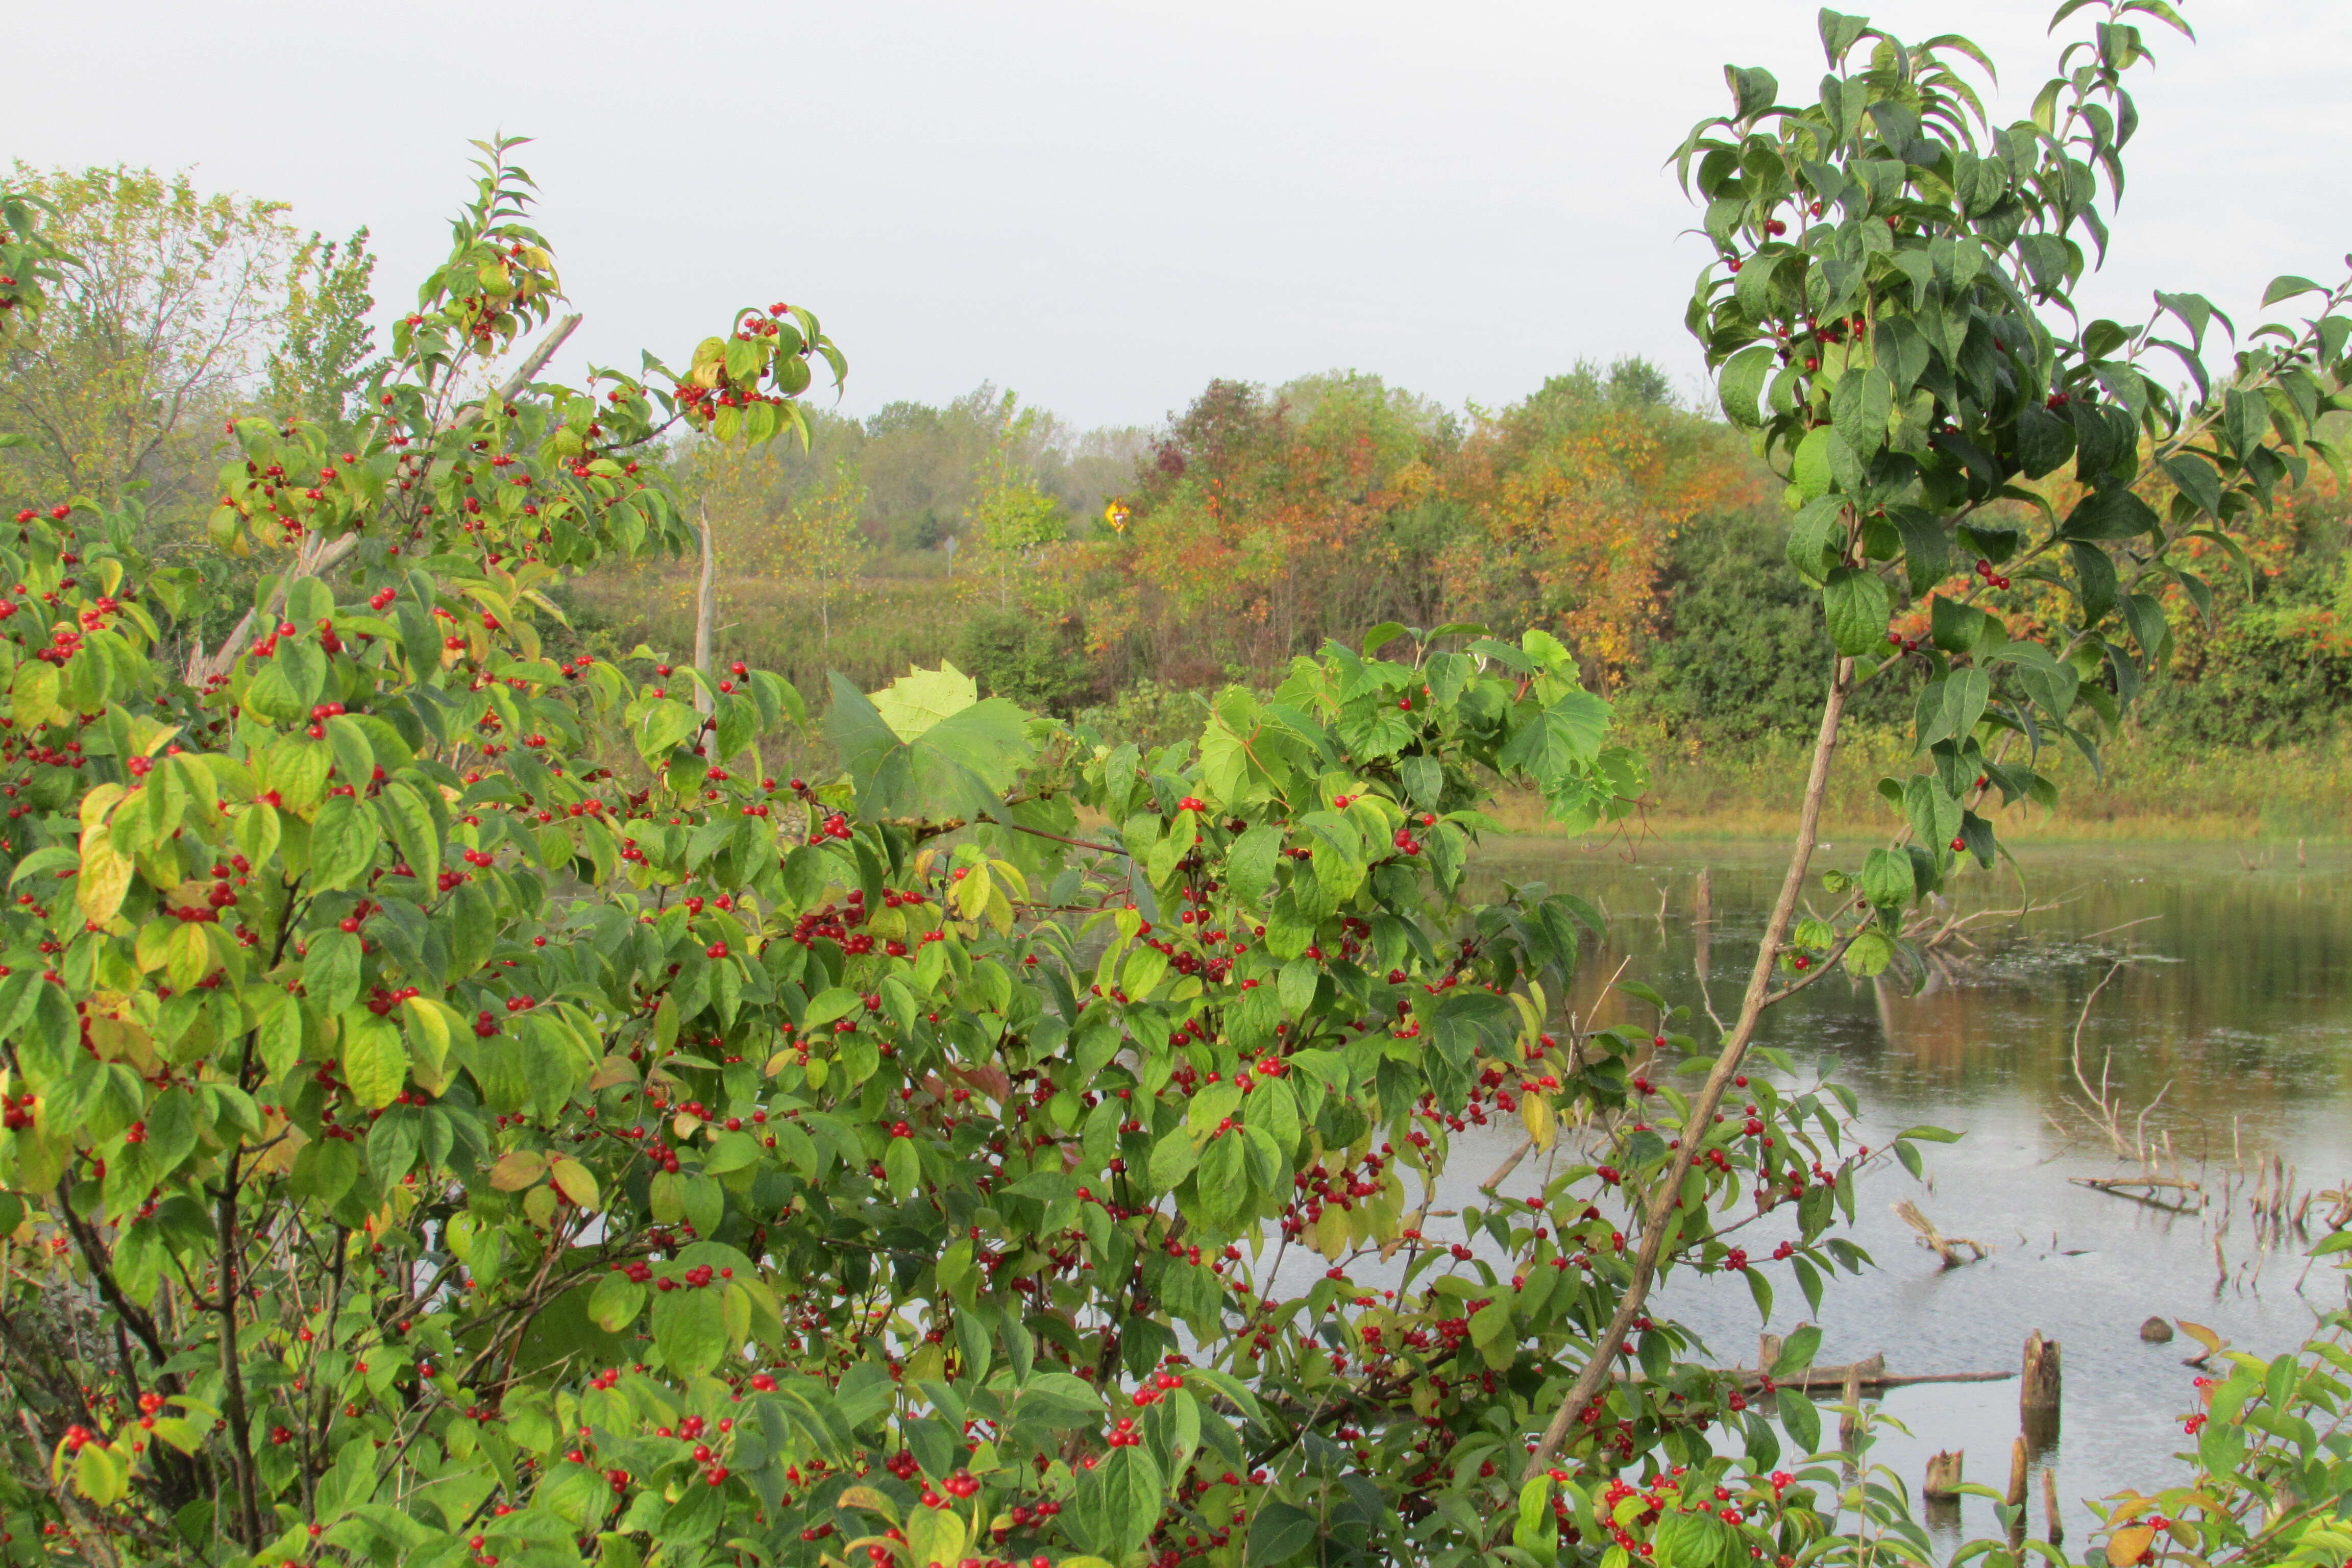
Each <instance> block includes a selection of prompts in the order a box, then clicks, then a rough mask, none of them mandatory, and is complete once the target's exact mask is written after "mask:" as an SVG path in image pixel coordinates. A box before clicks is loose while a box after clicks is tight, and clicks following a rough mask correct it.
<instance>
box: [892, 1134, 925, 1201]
mask: <svg viewBox="0 0 2352 1568" xmlns="http://www.w3.org/2000/svg"><path fill="white" fill-rule="evenodd" d="M882 1171H883V1173H884V1174H885V1175H886V1176H887V1177H888V1178H889V1182H890V1192H891V1194H892V1195H894V1196H896V1197H899V1198H910V1197H912V1196H914V1195H915V1191H916V1189H917V1188H919V1187H920V1186H921V1185H922V1184H923V1160H922V1156H921V1155H919V1154H918V1153H917V1152H915V1141H914V1140H913V1139H911V1138H893V1139H891V1140H890V1145H889V1147H888V1148H887V1149H885V1150H883V1151H882Z"/></svg>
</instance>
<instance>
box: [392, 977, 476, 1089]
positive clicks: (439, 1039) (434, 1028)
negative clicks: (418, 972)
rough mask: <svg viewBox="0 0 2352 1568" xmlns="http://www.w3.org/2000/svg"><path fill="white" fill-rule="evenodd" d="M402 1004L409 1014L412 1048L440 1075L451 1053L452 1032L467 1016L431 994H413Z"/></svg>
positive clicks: (424, 1062)
mask: <svg viewBox="0 0 2352 1568" xmlns="http://www.w3.org/2000/svg"><path fill="white" fill-rule="evenodd" d="M401 1006H402V1008H403V1010H404V1011H405V1012H406V1013H407V1015H408V1044H409V1047H410V1049H411V1050H412V1051H414V1052H415V1056H416V1058H417V1059H418V1060H419V1061H420V1062H422V1063H423V1064H424V1065H425V1067H427V1068H431V1069H432V1071H433V1072H434V1073H436V1075H437V1074H438V1073H439V1072H440V1071H441V1064H442V1063H443V1062H445V1061H446V1060H447V1059H448V1057H449V1036H450V1034H451V1032H452V1030H453V1029H455V1028H456V1027H457V1026H461V1025H462V1024H463V1023H464V1020H463V1019H461V1018H459V1017H458V1016H457V1012H456V1010H455V1009H454V1008H452V1007H450V1006H449V1005H448V1004H446V1002H436V1001H435V1000H434V999H433V998H432V997H430V996H411V997H410V998H409V999H408V1000H407V1001H405V1002H404V1003H402V1004H401Z"/></svg>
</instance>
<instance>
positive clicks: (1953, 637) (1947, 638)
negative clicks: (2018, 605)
mask: <svg viewBox="0 0 2352 1568" xmlns="http://www.w3.org/2000/svg"><path fill="white" fill-rule="evenodd" d="M1927 605H1928V617H1929V622H1930V625H1931V627H1932V629H1931V630H1930V632H1929V633H1928V636H1929V637H1930V638H1931V639H1932V640H1933V641H1934V643H1935V645H1936V646H1937V647H1939V648H1942V649H1943V650H1944V651H1945V652H1946V653H1969V652H1972V651H1973V650H1974V649H1975V647H1976V646H1977V644H1978V643H1979V642H1980V641H1982V640H1983V638H1984V635H1985V632H1986V630H1987V629H1988V627H1989V626H1990V624H1991V621H1992V617H1991V616H1988V615H1986V614H1985V613H1984V612H1983V611H1982V610H1979V609H1978V608H1977V607H1976V606H1975V605H1963V604H1961V603H1959V602H1958V600H1956V599H1948V598H1946V597H1944V596H1943V595H1940V594H1938V595H1936V596H1935V597H1934V598H1932V599H1930V600H1928V601H1927Z"/></svg>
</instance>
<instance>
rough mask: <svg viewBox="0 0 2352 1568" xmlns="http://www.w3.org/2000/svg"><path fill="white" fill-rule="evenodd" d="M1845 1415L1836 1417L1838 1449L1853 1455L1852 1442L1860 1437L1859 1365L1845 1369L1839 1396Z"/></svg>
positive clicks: (1860, 1378)
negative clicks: (1843, 1381)
mask: <svg viewBox="0 0 2352 1568" xmlns="http://www.w3.org/2000/svg"><path fill="white" fill-rule="evenodd" d="M1839 1397H1840V1399H1841V1400H1842V1401H1843V1404H1844V1405H1845V1414H1844V1415H1841V1416H1839V1417H1838V1447H1839V1448H1840V1449H1842V1450H1843V1452H1845V1453H1849V1454H1851V1453H1853V1449H1854V1440H1855V1439H1856V1438H1857V1437H1859V1436H1861V1435H1862V1367H1861V1365H1860V1363H1855V1364H1853V1365H1850V1366H1848V1367H1847V1368H1846V1369H1845V1388H1844V1389H1843V1392H1842V1393H1841V1394H1840V1396H1839Z"/></svg>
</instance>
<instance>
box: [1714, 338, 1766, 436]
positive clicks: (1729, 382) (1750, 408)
mask: <svg viewBox="0 0 2352 1568" xmlns="http://www.w3.org/2000/svg"><path fill="white" fill-rule="evenodd" d="M1772 359H1773V349H1772V345H1771V344H1769V343H1757V344H1755V345H1753V346H1752V347H1749V348H1745V349H1742V350H1740V351H1739V352H1738V353H1736V354H1734V355H1732V356H1731V358H1730V360H1729V361H1728V362H1727V363H1726V364H1725V365H1724V367H1723V370H1722V372H1721V373H1720V374H1719V375H1718V376H1717V382H1716V395H1717V399H1718V400H1719V401H1720V402H1721V403H1722V405H1723V412H1724V416H1725V417H1727V418H1728V419H1729V420H1730V421H1731V422H1732V423H1733V424H1734V425H1739V426H1746V427H1748V428H1749V429H1751V430H1752V429H1754V428H1755V427H1756V426H1759V425H1760V424H1762V423H1763V419H1762V417H1761V416H1759V414H1758V412H1757V408H1756V399H1757V397H1758V395H1759V394H1761V393H1762V392H1763V390H1764V378H1765V377H1766V376H1767V375H1769V374H1771V370H1772Z"/></svg>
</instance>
